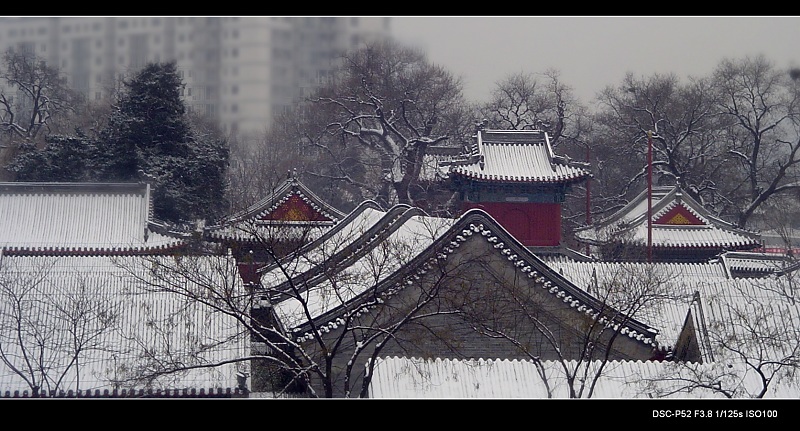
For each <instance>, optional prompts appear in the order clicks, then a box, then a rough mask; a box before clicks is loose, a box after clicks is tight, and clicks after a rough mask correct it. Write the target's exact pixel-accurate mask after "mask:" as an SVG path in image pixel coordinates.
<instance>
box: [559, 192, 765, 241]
mask: <svg viewBox="0 0 800 431" xmlns="http://www.w3.org/2000/svg"><path fill="white" fill-rule="evenodd" d="M647 205H648V202H647V190H645V191H644V192H642V193H640V194H639V195H638V196H637V197H636V198H634V199H633V200H632V201H631V202H630V203H629V204H628V205H626V206H625V207H623V208H622V209H620V210H619V211H617V212H615V213H614V214H612V215H611V216H609V217H606V218H604V219H603V220H600V221H598V222H597V223H595V224H594V225H593V226H588V227H584V228H582V229H578V230H577V231H576V233H575V238H576V239H578V240H579V241H583V242H587V243H591V244H606V243H611V242H618V243H624V244H629V245H637V246H645V245H647V235H648V233H647V229H648V227H647V225H648V223H647V212H648V211H647ZM652 205H653V207H652V218H651V220H652V223H651V227H652V232H651V233H652V236H651V239H652V244H653V246H654V247H660V248H711V249H725V250H743V249H751V248H755V247H758V246H759V245H760V238H759V236H758V234H757V233H755V232H750V231H747V230H744V229H740V228H737V227H736V226H735V225H733V224H732V223H729V222H726V221H724V220H722V219H720V218H718V217H716V216H714V215H712V214H711V213H710V212H709V211H708V210H706V209H705V208H704V207H703V206H702V205H700V204H699V203H698V202H697V201H695V200H694V199H693V198H692V197H691V196H689V195H688V194H686V193H684V192H683V191H682V190H681V189H680V187H677V186H675V187H665V186H660V187H653V191H652Z"/></svg>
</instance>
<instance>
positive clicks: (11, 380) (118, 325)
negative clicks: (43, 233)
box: [0, 255, 249, 393]
mask: <svg viewBox="0 0 800 431" xmlns="http://www.w3.org/2000/svg"><path fill="white" fill-rule="evenodd" d="M183 259H186V260H185V261H184V262H187V264H186V268H188V269H189V271H190V272H191V276H192V280H193V281H192V282H189V281H187V280H188V278H186V277H185V276H177V275H175V276H174V277H173V276H172V275H170V274H169V273H164V272H162V271H160V270H158V271H157V270H156V267H155V266H154V264H153V262H155V261H158V262H161V263H162V264H163V265H165V266H164V267H163V268H177V266H175V265H177V264H176V261H175V259H174V258H173V257H152V256H150V257H145V256H138V255H137V256H125V257H111V256H96V257H83V256H2V255H0V344H2V346H3V351H2V355H3V357H4V358H5V359H7V360H8V361H0V391H2V392H3V393H5V392H6V391H9V392H11V393H13V392H14V391H17V390H18V391H25V390H28V391H30V386H29V385H28V384H27V383H26V382H25V381H24V380H23V378H22V376H20V375H19V374H18V373H15V372H13V371H12V370H11V368H9V367H10V366H14V367H15V368H17V369H18V370H21V372H22V374H23V375H25V376H26V377H29V378H30V377H31V370H30V368H29V366H30V365H31V363H29V362H28V361H26V360H25V359H24V358H23V357H22V356H21V355H22V353H23V352H25V353H27V354H28V355H33V356H31V357H29V358H28V359H29V360H31V358H33V357H35V358H36V359H33V363H32V365H33V367H35V368H36V366H37V363H36V360H41V365H42V366H44V367H46V369H44V371H43V370H40V369H35V370H34V371H33V375H34V376H36V378H37V379H39V380H38V385H39V386H40V389H41V390H42V391H47V392H49V391H50V390H52V389H54V385H55V384H56V382H55V379H58V378H63V380H62V382H61V384H60V386H59V389H61V390H81V391H90V392H91V391H94V390H106V389H108V390H114V389H123V388H127V389H132V388H136V389H145V390H146V389H157V390H176V389H183V388H187V389H189V388H191V389H192V390H197V389H201V388H202V389H204V390H206V391H209V390H212V389H213V390H214V391H215V392H216V390H217V389H223V390H225V389H226V388H227V389H230V388H235V387H237V379H236V373H237V372H238V371H241V366H242V364H239V365H236V364H233V363H231V364H229V365H224V366H220V367H215V368H202V367H201V368H197V369H194V370H191V371H187V372H179V373H174V374H164V375H162V376H160V377H158V378H156V379H153V380H127V379H131V378H134V377H137V376H139V375H140V372H144V371H152V372H157V371H158V370H159V369H160V368H159V367H161V366H162V365H164V364H165V362H164V361H167V362H168V364H166V366H165V367H166V368H167V369H168V368H170V367H171V366H175V365H177V364H183V365H185V366H187V367H188V366H192V365H207V364H211V363H217V362H221V361H230V360H231V359H235V358H242V357H245V356H246V355H247V354H249V337H248V336H247V335H246V333H244V332H243V328H242V327H241V326H240V325H239V323H238V321H237V320H236V319H235V318H233V317H231V316H229V315H227V314H224V313H218V312H215V311H214V310H213V309H212V308H211V307H208V306H204V305H203V304H202V303H201V302H200V301H192V300H188V299H186V298H185V297H182V296H181V295H178V294H176V293H170V292H163V291H159V289H154V288H152V287H153V286H152V285H151V284H153V283H155V284H162V285H166V283H161V282H160V280H161V279H160V277H165V276H166V277H171V280H172V281H173V282H174V283H176V284H175V285H174V286H181V287H182V288H187V289H202V288H203V287H204V286H205V285H206V283H218V284H219V285H222V283H223V281H222V278H225V279H226V281H225V282H226V283H227V284H226V285H227V286H231V287H234V286H239V287H237V288H236V289H239V291H243V290H242V289H241V282H240V281H239V277H238V275H237V274H236V272H235V269H236V265H235V262H233V259H232V258H231V257H228V256H218V257H217V256H214V257H198V258H190V257H184V258H183ZM190 260H191V264H189V263H188V262H189V261H190ZM223 268H227V269H228V270H227V271H225V270H223ZM176 271H177V270H176ZM175 274H177V272H176V273H175ZM207 300H209V301H211V300H212V298H211V297H208V298H207ZM18 328H19V330H18ZM76 329H77V330H78V332H75V331H76ZM76 340H79V341H80V342H81V344H82V349H81V351H80V353H79V355H78V356H77V358H74V357H73V354H74V352H75V348H74V345H72V344H71V343H72V342H75V341H76ZM20 342H21V343H22V345H24V346H25V348H24V349H22V348H21V347H20ZM40 343H41V345H44V346H45V347H44V348H43V349H41V350H40ZM73 359H77V362H75V363H74V364H73V365H72V366H71V367H70V366H68V365H69V364H70V362H71V361H72V360H73ZM43 372H44V373H45V374H46V378H45V377H44V376H43V375H41V374H42V373H43ZM62 372H63V373H64V375H63V377H62V376H61V373H62ZM47 379H49V380H47Z"/></svg>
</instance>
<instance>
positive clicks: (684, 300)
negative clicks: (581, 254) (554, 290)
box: [548, 259, 800, 360]
mask: <svg viewBox="0 0 800 431" xmlns="http://www.w3.org/2000/svg"><path fill="white" fill-rule="evenodd" d="M548 265H549V266H550V267H551V268H553V270H554V271H557V272H558V273H559V274H561V275H563V276H564V277H565V278H567V279H569V280H571V281H572V282H573V283H574V284H575V285H576V286H578V287H580V288H583V289H587V290H588V291H589V292H595V294H598V293H596V292H598V291H600V292H602V288H603V286H611V285H615V283H616V285H617V286H625V289H629V290H631V291H636V289H649V292H650V293H649V294H651V295H653V296H654V300H653V301H651V304H649V305H648V306H647V307H643V308H642V309H641V310H640V311H639V312H638V314H637V315H636V316H635V317H636V318H637V319H640V320H642V321H643V322H645V323H647V324H649V325H651V326H653V327H655V328H658V329H659V330H660V332H659V335H658V340H659V343H660V344H661V345H662V346H674V345H675V344H676V342H677V340H678V336H679V334H680V331H681V329H682V328H683V326H684V323H685V321H686V318H687V315H688V313H689V311H690V310H691V311H692V314H693V315H692V317H693V318H694V319H695V320H696V326H697V327H698V331H699V334H698V335H699V336H700V337H702V338H703V339H704V340H706V341H708V342H712V341H713V337H714V334H715V333H716V334H717V336H718V337H719V336H733V337H734V338H737V337H738V339H739V340H746V339H747V334H746V333H740V334H739V335H738V336H736V335H734V333H735V332H737V331H745V332H746V329H744V325H754V326H755V325H761V326H762V328H761V329H760V330H761V331H764V332H772V331H778V333H780V334H787V333H788V334H796V335H797V336H798V337H800V302H798V301H797V300H796V292H794V289H793V288H792V287H791V286H792V284H793V283H797V281H796V279H795V278H794V277H797V274H794V273H787V274H783V275H780V276H776V275H772V276H767V277H763V278H734V277H731V275H730V268H729V267H727V266H726V263H725V262H724V260H722V259H720V260H715V261H712V262H708V263H653V264H649V263H643V262H624V263H621V262H578V261H568V260H566V259H560V260H556V259H553V260H551V261H549V262H548ZM599 294H600V295H602V293H599ZM744 316H750V319H753V320H750V321H748V320H747V319H745V318H744ZM771 336H774V334H773V335H771ZM794 336H795V335H790V338H791V337H794ZM710 338H712V339H711V340H710ZM797 339H800V338H796V339H794V341H792V342H790V343H788V344H787V343H780V342H775V343H769V345H770V347H769V348H770V349H773V348H774V349H776V350H778V351H779V352H778V353H775V355H777V356H778V357H783V355H786V354H787V353H785V352H780V350H781V349H790V350H791V349H792V348H796V347H797V344H796V343H797ZM773 344H774V345H773ZM701 347H702V349H703V352H702V354H703V356H704V357H705V358H707V359H711V358H716V359H717V360H719V359H720V358H724V357H726V355H730V353H731V352H729V351H727V350H726V349H721V348H720V347H719V346H717V345H714V344H713V343H712V344H703V346H701ZM764 347H765V346H759V345H758V343H751V344H750V345H749V346H745V347H743V348H742V350H743V351H746V350H748V349H753V350H752V351H751V352H749V353H750V354H752V355H754V356H758V355H759V354H761V353H763V351H760V350H759V349H763V348H764ZM767 357H769V356H767ZM773 357H775V356H773Z"/></svg>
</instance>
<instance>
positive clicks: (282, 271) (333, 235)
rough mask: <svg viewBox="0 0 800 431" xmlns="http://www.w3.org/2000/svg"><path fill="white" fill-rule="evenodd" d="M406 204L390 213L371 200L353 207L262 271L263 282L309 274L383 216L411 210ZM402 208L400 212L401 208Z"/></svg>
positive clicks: (277, 284)
mask: <svg viewBox="0 0 800 431" xmlns="http://www.w3.org/2000/svg"><path fill="white" fill-rule="evenodd" d="M408 209H409V207H408V206H406V205H403V206H397V207H395V208H394V209H393V210H394V211H393V212H392V214H391V215H390V213H387V212H386V211H382V210H380V208H379V207H378V205H377V204H375V203H374V202H372V201H365V202H363V203H362V204H361V205H359V206H358V207H356V209H354V210H353V211H352V212H351V213H350V214H349V215H348V216H347V217H346V218H345V219H344V220H343V221H342V222H341V223H339V224H338V225H337V226H335V227H334V228H332V229H330V230H329V231H328V232H326V233H325V234H324V235H323V236H321V237H320V238H318V239H317V240H315V241H314V242H312V243H310V244H308V245H307V246H305V247H303V248H301V249H300V250H298V251H297V252H296V253H294V254H293V255H292V256H291V257H289V258H287V259H285V260H284V261H282V262H280V263H278V264H273V265H269V266H267V267H265V268H262V269H260V270H259V272H260V273H261V276H260V279H261V282H262V283H263V284H265V285H268V286H279V285H281V284H283V283H285V282H286V281H287V280H288V279H290V278H293V277H296V276H299V275H302V274H307V273H308V272H310V271H313V270H314V269H316V268H318V267H320V266H321V265H323V264H324V263H325V262H326V261H327V260H330V259H332V258H333V256H336V255H337V254H340V253H344V252H346V250H347V249H349V248H351V247H352V244H353V243H355V242H356V241H359V240H363V239H364V238H363V236H364V235H366V234H367V232H370V231H372V230H374V228H375V226H376V225H377V224H378V223H379V222H380V221H381V220H383V219H384V218H386V217H389V220H391V219H394V218H396V217H397V216H398V215H399V214H398V213H402V212H405V211H406V210H408ZM398 210H400V211H398Z"/></svg>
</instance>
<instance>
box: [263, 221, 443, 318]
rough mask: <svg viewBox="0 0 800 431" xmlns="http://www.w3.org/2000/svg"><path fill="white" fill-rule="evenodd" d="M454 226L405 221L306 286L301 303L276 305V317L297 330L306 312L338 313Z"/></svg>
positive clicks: (314, 315) (441, 223)
mask: <svg viewBox="0 0 800 431" xmlns="http://www.w3.org/2000/svg"><path fill="white" fill-rule="evenodd" d="M453 223H454V220H453V219H448V218H438V217H428V216H419V215H418V216H412V217H410V218H408V219H407V220H406V221H405V222H404V223H403V224H402V225H401V226H399V227H398V228H397V229H396V230H395V231H394V232H392V233H391V235H389V236H388V237H387V238H385V239H382V240H381V241H377V242H374V243H372V244H371V247H372V248H371V249H370V250H369V252H368V253H366V254H365V255H364V256H362V257H360V258H359V259H358V260H356V261H355V262H353V264H351V265H348V266H347V267H346V268H341V269H339V270H338V271H337V272H336V273H335V274H325V275H324V279H322V280H320V282H319V283H316V284H313V285H311V286H309V287H308V289H306V290H305V291H304V292H303V293H302V294H301V295H302V301H301V300H300V299H298V298H296V297H293V298H289V299H286V300H284V301H282V302H279V303H277V304H275V306H274V308H275V312H276V314H277V316H278V317H279V319H280V320H281V321H282V322H283V324H284V326H285V327H286V328H297V327H298V326H300V325H302V324H304V323H305V322H306V321H307V316H306V311H307V312H308V314H309V315H310V317H311V318H312V319H313V318H316V317H318V316H321V315H323V314H325V313H327V312H329V311H332V310H335V309H337V308H338V307H340V306H341V305H343V304H346V303H348V302H350V301H352V300H353V299H355V298H356V297H358V296H359V295H360V294H362V293H364V292H365V291H366V290H367V289H369V288H370V287H373V286H376V285H378V284H379V283H381V282H382V281H384V280H386V279H387V278H389V277H390V276H391V275H392V274H394V273H395V272H396V271H398V270H399V269H401V268H403V266H404V265H405V264H407V263H408V262H410V261H411V260H412V259H413V258H414V257H416V256H417V255H418V254H419V253H421V252H422V251H423V250H425V249H426V248H427V247H429V246H430V245H431V244H432V243H433V242H434V241H435V240H436V239H437V238H439V237H440V236H441V235H443V234H444V233H445V232H446V231H447V230H448V229H449V228H450V226H452V225H453Z"/></svg>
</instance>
